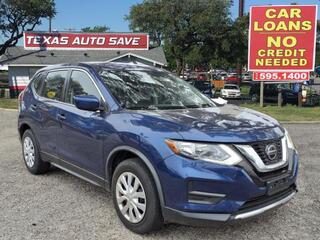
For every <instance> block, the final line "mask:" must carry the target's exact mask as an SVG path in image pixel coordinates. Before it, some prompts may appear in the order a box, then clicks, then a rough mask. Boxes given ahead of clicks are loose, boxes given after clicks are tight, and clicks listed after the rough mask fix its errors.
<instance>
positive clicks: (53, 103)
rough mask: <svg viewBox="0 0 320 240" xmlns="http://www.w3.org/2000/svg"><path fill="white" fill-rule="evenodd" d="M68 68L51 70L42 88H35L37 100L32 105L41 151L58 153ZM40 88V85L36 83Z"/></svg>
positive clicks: (45, 77)
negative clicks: (62, 102) (58, 135)
mask: <svg viewBox="0 0 320 240" xmlns="http://www.w3.org/2000/svg"><path fill="white" fill-rule="evenodd" d="M67 75H68V70H55V71H50V72H48V73H47V74H46V76H44V79H43V83H42V85H41V90H39V89H34V91H35V100H34V102H33V103H32V105H31V106H30V109H31V112H32V114H31V115H32V118H33V119H34V120H35V122H36V123H37V127H36V128H35V129H37V130H36V133H35V134H36V136H37V139H38V141H39V144H40V147H41V152H43V153H47V154H51V155H57V138H56V137H57V130H58V128H59V120H58V117H57V116H58V112H59V107H60V105H61V100H62V98H63V93H64V89H65V84H66V79H67ZM36 83H37V82H36ZM34 87H36V88H38V87H39V86H38V85H34Z"/></svg>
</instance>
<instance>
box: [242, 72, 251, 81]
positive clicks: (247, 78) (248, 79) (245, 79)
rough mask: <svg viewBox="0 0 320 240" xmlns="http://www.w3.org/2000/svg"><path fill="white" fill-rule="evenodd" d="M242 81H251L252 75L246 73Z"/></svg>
mask: <svg viewBox="0 0 320 240" xmlns="http://www.w3.org/2000/svg"><path fill="white" fill-rule="evenodd" d="M242 80H243V81H251V80H252V75H251V74H250V73H244V74H242Z"/></svg>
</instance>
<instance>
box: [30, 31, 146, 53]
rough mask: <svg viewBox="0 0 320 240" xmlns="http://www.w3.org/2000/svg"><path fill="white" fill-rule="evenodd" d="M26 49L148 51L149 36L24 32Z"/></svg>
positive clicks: (134, 34) (138, 34) (139, 34)
mask: <svg viewBox="0 0 320 240" xmlns="http://www.w3.org/2000/svg"><path fill="white" fill-rule="evenodd" d="M24 48H25V49H63V50H68V49H70V50H77V49H78V50H81V49H90V50H108V49H109V50H110V49H112V50H115V49H119V50H126V49H127V50H133V49H135V50H148V49H149V36H148V34H143V33H65V32H62V33H60V32H51V33H48V32H24Z"/></svg>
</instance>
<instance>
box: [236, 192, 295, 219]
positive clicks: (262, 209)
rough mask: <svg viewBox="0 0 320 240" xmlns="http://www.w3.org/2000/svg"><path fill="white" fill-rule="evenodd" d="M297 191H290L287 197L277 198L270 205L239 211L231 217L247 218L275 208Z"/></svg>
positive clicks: (288, 199)
mask: <svg viewBox="0 0 320 240" xmlns="http://www.w3.org/2000/svg"><path fill="white" fill-rule="evenodd" d="M296 193H297V192H296V191H294V192H293V193H291V194H290V195H288V196H287V197H285V198H283V199H281V200H279V201H278V202H275V203H272V204H270V205H267V206H265V207H262V208H259V209H257V210H253V211H250V212H246V213H240V214H237V215H235V216H234V217H233V219H245V218H249V217H253V216H256V215H259V214H261V213H263V212H265V211H268V210H270V209H272V208H275V207H277V206H279V205H282V204H285V203H287V202H288V201H290V200H291V199H292V198H293V196H294V195H295V194H296Z"/></svg>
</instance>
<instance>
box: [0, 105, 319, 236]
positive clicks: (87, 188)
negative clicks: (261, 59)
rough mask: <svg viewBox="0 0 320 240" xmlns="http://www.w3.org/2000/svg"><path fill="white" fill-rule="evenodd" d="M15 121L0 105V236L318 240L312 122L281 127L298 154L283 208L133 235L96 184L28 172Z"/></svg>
mask: <svg viewBox="0 0 320 240" xmlns="http://www.w3.org/2000/svg"><path fill="white" fill-rule="evenodd" d="M16 121H17V112H16V111H4V110H0V126H1V128H0V136H1V139H0V239H10V240H11V239H32V240H35V239H48V240H49V239H50V240H51V239H59V240H62V239H68V240H69V239H85V240H88V239H135V240H138V239H166V240H168V239H183V240H187V239H219V240H226V239H230V240H231V239H232V240H238V239H259V240H262V239H299V240H300V239H303V240H309V239H315V240H316V239H320V157H319V156H320V124H315V125H310V124H309V125H303V124H297V125H294V124H290V125H286V127H287V128H288V130H289V132H290V133H291V135H292V137H293V139H294V140H295V142H296V145H297V148H298V150H299V152H300V154H301V161H300V174H299V180H298V187H299V193H298V194H297V195H296V197H295V198H294V199H293V200H292V201H291V202H290V203H288V204H287V205H285V206H282V207H281V208H279V209H277V210H275V211H271V212H268V213H266V214H264V215H262V216H259V217H257V218H254V219H250V220H246V221H241V222H236V223H232V224H222V225H215V224H213V225H212V226H210V227H206V228H199V227H188V226H179V225H175V224H170V225H167V226H166V227H165V228H164V229H163V230H161V231H160V232H157V233H154V234H150V235H145V236H139V235H136V234H133V233H131V232H130V231H128V230H126V229H125V228H124V226H123V225H122V224H121V222H120V221H119V220H118V218H117V216H116V213H115V210H114V209H113V205H112V200H111V197H110V194H109V193H106V192H105V191H104V190H103V189H101V188H98V187H96V186H93V185H91V184H89V183H87V182H84V181H82V180H80V179H78V178H76V177H73V176H71V175H69V174H67V173H65V172H63V171H59V170H54V171H51V172H50V173H48V174H45V175H42V176H33V175H31V174H29V173H28V172H27V170H26V168H25V166H24V163H23V162H22V156H21V147H20V142H19V140H18V136H17V130H16Z"/></svg>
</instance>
